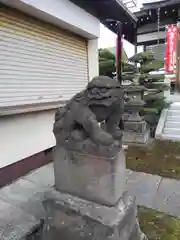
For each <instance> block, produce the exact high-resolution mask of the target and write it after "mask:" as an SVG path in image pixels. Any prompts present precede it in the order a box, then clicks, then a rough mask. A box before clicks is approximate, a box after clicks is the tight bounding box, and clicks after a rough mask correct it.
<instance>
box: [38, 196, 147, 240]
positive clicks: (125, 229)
mask: <svg viewBox="0 0 180 240" xmlns="http://www.w3.org/2000/svg"><path fill="white" fill-rule="evenodd" d="M46 199H47V200H46V201H45V202H44V206H45V209H46V212H47V218H46V220H45V224H44V227H43V229H42V233H41V236H42V238H41V239H43V240H58V239H62V240H72V239H73V240H81V239H82V240H96V239H97V240H145V239H146V238H145V236H144V234H143V233H142V232H141V231H140V229H139V224H138V221H137V219H136V206H135V201H134V199H133V198H132V197H129V196H128V195H126V194H124V196H123V198H122V199H120V201H119V202H118V203H117V204H116V206H114V207H106V206H103V205H100V204H97V203H93V202H90V201H86V200H83V199H81V198H77V197H74V196H72V195H67V194H62V193H59V192H57V191H51V192H49V193H47V194H46Z"/></svg>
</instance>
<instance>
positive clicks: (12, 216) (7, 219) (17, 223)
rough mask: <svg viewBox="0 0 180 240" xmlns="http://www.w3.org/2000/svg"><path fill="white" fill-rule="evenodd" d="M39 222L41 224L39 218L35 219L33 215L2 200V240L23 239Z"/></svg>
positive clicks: (0, 232)
mask: <svg viewBox="0 0 180 240" xmlns="http://www.w3.org/2000/svg"><path fill="white" fill-rule="evenodd" d="M37 224H39V220H37V219H35V218H34V217H33V216H32V215H29V214H27V213H26V212H24V211H23V210H21V209H20V208H17V207H14V206H12V205H11V204H9V203H7V202H4V201H3V200H0V239H1V240H20V239H23V238H24V237H25V236H26V234H27V233H30V232H31V230H32V228H34V227H35V226H36V225H37Z"/></svg>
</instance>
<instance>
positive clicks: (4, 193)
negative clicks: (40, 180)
mask: <svg viewBox="0 0 180 240" xmlns="http://www.w3.org/2000/svg"><path fill="white" fill-rule="evenodd" d="M42 188H43V187H42V186H39V185H38V184H36V183H35V182H34V183H33V182H30V181H28V180H26V179H23V178H21V179H19V180H18V181H16V182H14V183H12V184H11V185H8V186H6V187H4V188H2V189H0V198H1V199H2V200H4V201H6V202H8V203H11V204H12V205H19V204H21V203H25V202H27V201H28V199H29V198H32V197H33V196H34V195H35V194H36V193H37V192H39V191H42ZM44 189H45V188H44Z"/></svg>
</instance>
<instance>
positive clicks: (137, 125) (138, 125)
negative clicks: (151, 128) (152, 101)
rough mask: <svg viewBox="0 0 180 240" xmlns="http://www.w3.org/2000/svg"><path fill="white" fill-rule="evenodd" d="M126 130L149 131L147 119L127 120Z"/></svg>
mask: <svg viewBox="0 0 180 240" xmlns="http://www.w3.org/2000/svg"><path fill="white" fill-rule="evenodd" d="M124 131H129V132H137V133H144V132H146V131H147V123H146V122H145V121H141V122H135V121H126V122H124Z"/></svg>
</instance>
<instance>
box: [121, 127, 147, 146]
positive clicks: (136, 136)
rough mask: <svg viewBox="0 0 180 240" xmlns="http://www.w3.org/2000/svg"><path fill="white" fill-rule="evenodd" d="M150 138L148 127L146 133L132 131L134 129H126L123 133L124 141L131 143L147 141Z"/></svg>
mask: <svg viewBox="0 0 180 240" xmlns="http://www.w3.org/2000/svg"><path fill="white" fill-rule="evenodd" d="M149 139H150V130H149V129H147V130H146V132H144V133H138V132H132V131H124V133H123V141H124V142H127V143H128V142H130V143H144V144H145V143H147V142H148V140H149Z"/></svg>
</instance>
